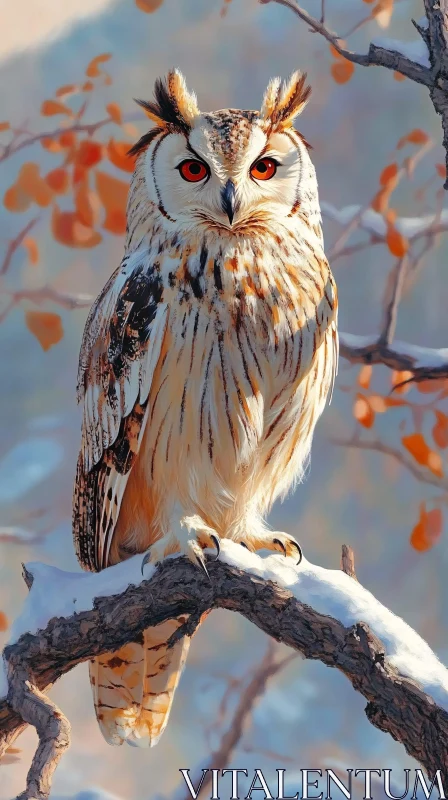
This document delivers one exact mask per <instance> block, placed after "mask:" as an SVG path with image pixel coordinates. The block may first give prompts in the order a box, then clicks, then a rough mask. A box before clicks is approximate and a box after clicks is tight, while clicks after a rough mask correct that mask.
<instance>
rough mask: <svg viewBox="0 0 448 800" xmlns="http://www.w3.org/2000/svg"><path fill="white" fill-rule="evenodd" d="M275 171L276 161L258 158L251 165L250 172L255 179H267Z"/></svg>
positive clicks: (271, 176)
mask: <svg viewBox="0 0 448 800" xmlns="http://www.w3.org/2000/svg"><path fill="white" fill-rule="evenodd" d="M276 172H277V162H276V161H274V160H273V159H272V158H260V160H259V161H256V162H255V164H253V165H252V167H251V170H250V174H251V175H252V177H253V178H255V179H256V180H257V181H268V180H269V179H270V178H273V177H274V175H275V173H276Z"/></svg>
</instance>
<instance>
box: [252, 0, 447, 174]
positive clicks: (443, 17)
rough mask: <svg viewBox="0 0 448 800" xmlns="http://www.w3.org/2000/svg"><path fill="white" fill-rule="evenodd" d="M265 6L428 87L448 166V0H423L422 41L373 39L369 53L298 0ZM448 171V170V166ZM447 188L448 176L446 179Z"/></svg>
mask: <svg viewBox="0 0 448 800" xmlns="http://www.w3.org/2000/svg"><path fill="white" fill-rule="evenodd" d="M259 2H260V3H261V4H262V5H268V4H269V3H277V4H278V5H282V6H286V8H289V9H290V10H291V11H292V12H293V13H294V14H295V15H296V16H297V17H298V18H299V19H300V20H301V21H302V22H304V23H305V24H306V25H307V26H308V28H309V29H311V30H312V31H313V32H315V33H319V34H320V35H321V36H323V37H324V39H326V40H327V42H330V44H332V45H333V47H334V48H335V50H337V52H338V53H340V55H342V56H343V57H344V58H346V59H347V60H348V61H352V62H353V63H354V64H360V65H361V66H363V67H371V66H376V67H384V68H385V69H391V70H394V72H400V73H401V74H402V75H405V76H406V77H407V78H409V79H410V80H411V81H414V82H415V83H421V84H423V85H424V86H426V87H427V88H428V89H429V94H430V97H431V100H432V103H433V106H434V110H435V111H436V113H437V114H439V115H440V116H441V117H442V128H443V146H444V148H445V153H446V164H447V168H448V0H439V2H437V3H435V2H434V0H424V6H425V14H426V17H424V19H423V22H420V23H415V22H413V24H414V27H415V28H416V30H417V32H418V33H419V35H420V37H421V41H420V42H415V41H414V42H401V41H398V40H396V39H381V40H377V42H376V43H375V42H373V41H372V42H371V43H370V46H369V49H368V52H367V53H355V52H353V51H352V50H349V49H347V48H345V47H343V46H342V44H341V42H342V37H341V36H339V35H338V34H337V33H335V32H334V31H332V30H331V29H330V28H329V27H328V25H327V24H326V23H325V22H324V21H322V20H319V19H317V18H315V17H313V16H311V14H309V13H308V12H307V11H306V10H305V9H304V8H302V7H301V6H300V5H299V4H298V3H297V2H295V0H259ZM447 172H448V169H447ZM444 188H445V189H448V179H447V181H446V182H445V186H444Z"/></svg>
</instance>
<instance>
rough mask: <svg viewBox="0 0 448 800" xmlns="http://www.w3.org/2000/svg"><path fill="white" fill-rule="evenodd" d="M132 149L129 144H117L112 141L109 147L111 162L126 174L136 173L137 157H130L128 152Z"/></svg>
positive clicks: (108, 153) (108, 152)
mask: <svg viewBox="0 0 448 800" xmlns="http://www.w3.org/2000/svg"><path fill="white" fill-rule="evenodd" d="M130 147H132V145H131V144H130V143H129V142H116V141H115V140H114V139H111V140H110V142H109V144H108V145H107V155H108V158H109V161H111V162H112V164H114V165H115V166H116V167H118V168H119V169H122V170H124V171H125V172H134V168H135V160H136V157H135V156H128V150H129V148H130Z"/></svg>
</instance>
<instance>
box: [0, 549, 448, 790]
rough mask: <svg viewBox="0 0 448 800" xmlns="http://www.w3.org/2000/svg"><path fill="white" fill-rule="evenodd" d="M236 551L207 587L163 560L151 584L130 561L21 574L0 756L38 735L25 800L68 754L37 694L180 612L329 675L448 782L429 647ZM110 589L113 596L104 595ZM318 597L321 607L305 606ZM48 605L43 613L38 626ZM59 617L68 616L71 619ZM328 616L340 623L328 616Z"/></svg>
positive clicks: (374, 612) (343, 590)
mask: <svg viewBox="0 0 448 800" xmlns="http://www.w3.org/2000/svg"><path fill="white" fill-rule="evenodd" d="M241 550H242V548H241V547H239V546H238V545H237V544H235V543H233V542H229V541H226V540H224V542H223V543H222V550H221V558H222V559H223V560H222V561H218V562H208V564H207V566H208V571H209V576H210V578H209V579H208V578H207V576H206V575H205V574H204V573H203V572H202V571H200V570H198V569H197V568H195V567H194V566H193V565H192V564H191V563H190V562H189V561H187V560H186V559H184V558H177V559H170V560H167V561H165V562H163V563H162V565H161V566H160V567H159V568H158V569H157V570H154V569H153V570H152V577H151V579H150V580H148V581H142V580H141V577H140V562H141V558H140V557H138V556H137V557H135V558H133V559H129V560H128V561H126V562H123V563H121V564H118V565H117V566H115V567H110V568H109V569H106V570H104V571H103V572H100V573H97V574H91V575H88V576H86V575H85V574H83V575H74V574H69V575H68V576H67V580H66V581H65V580H63V579H62V578H61V573H60V572H59V571H58V572H57V574H58V577H56V576H55V575H54V577H53V579H52V574H53V573H52V568H51V567H47V566H44V565H36V564H34V565H33V566H32V567H29V572H31V573H34V580H33V582H32V586H31V589H30V592H29V594H28V598H27V601H26V603H27V605H26V608H25V612H24V616H23V618H22V623H21V624H22V630H23V633H22V635H21V636H20V637H19V638H18V639H17V640H16V641H15V642H13V643H11V644H10V645H8V646H7V647H6V648H5V650H4V654H3V655H4V663H5V666H6V670H7V683H8V687H9V689H8V696H7V698H5V699H3V700H0V755H1V754H3V753H4V752H5V751H6V749H7V748H8V747H9V746H10V745H11V744H12V743H13V741H14V739H15V738H16V737H17V736H18V734H19V733H20V732H21V731H22V730H23V728H24V724H25V722H28V723H31V724H33V725H35V726H36V727H37V728H38V733H39V736H40V744H39V748H38V751H37V753H36V756H35V758H34V761H33V765H32V768H31V770H30V773H29V775H28V788H27V790H26V792H25V794H24V795H22V798H23V800H24V799H25V798H31V797H37V798H39V800H46V798H47V797H48V791H49V783H50V779H51V774H52V771H53V770H54V767H55V765H56V763H57V760H58V759H59V757H60V754H61V752H62V751H63V750H64V749H65V748H66V747H67V746H68V736H69V730H68V725H67V723H66V721H65V719H64V718H63V716H62V715H61V714H60V712H59V711H58V709H56V708H55V706H54V705H53V704H51V703H50V702H49V701H48V700H47V698H46V697H45V696H44V695H43V694H42V693H43V692H44V691H45V689H46V688H47V687H48V686H50V685H51V684H53V683H54V682H55V681H56V680H57V679H58V678H60V677H61V676H62V675H63V674H65V673H66V672H68V671H69V670H70V669H72V668H73V667H74V666H75V665H76V664H78V663H80V662H81V661H85V660H87V659H88V658H92V657H93V656H96V655H99V654H101V653H104V652H114V651H115V650H117V649H119V648H120V647H122V646H123V645H124V644H125V643H127V642H130V641H134V640H135V638H136V637H137V636H138V635H139V634H140V633H141V631H143V630H144V629H145V628H148V627H150V626H152V625H156V624H158V623H160V622H162V621H164V620H167V619H173V618H175V617H177V616H179V615H180V614H187V615H190V614H191V615H193V616H194V618H195V619H198V618H200V617H201V616H202V615H203V614H204V613H205V612H207V611H209V610H210V609H213V608H226V609H229V610H232V611H236V612H239V613H241V614H242V615H243V616H245V617H246V618H247V619H248V620H249V621H251V622H253V623H254V624H255V625H257V626H258V627H259V628H261V630H263V631H264V632H265V633H267V634H268V635H269V636H271V637H272V638H274V639H276V640H277V641H282V642H284V644H286V645H287V646H289V647H291V648H292V649H293V650H296V651H300V652H302V653H303V655H304V656H305V657H306V658H313V659H319V660H321V661H322V662H323V663H324V664H326V665H327V666H331V667H337V668H338V669H339V670H341V671H342V672H343V673H344V674H345V675H346V676H347V677H348V678H349V680H350V681H351V683H352V684H353V687H354V688H355V689H356V690H357V691H359V692H361V694H363V695H364V697H366V698H367V700H368V705H367V707H366V714H367V716H368V719H369V720H370V722H372V724H373V725H375V726H376V727H378V728H380V729H381V730H383V731H386V732H388V733H390V734H391V735H392V736H393V737H394V738H395V739H397V740H398V741H400V742H402V744H403V745H404V746H405V748H406V750H407V752H408V753H409V754H410V755H411V756H413V757H414V758H416V759H417V760H418V761H419V762H420V763H421V764H422V765H423V767H424V768H425V769H426V770H427V771H428V773H429V774H430V775H431V774H432V775H433V774H434V773H435V770H436V769H440V770H441V771H442V775H443V774H445V775H447V774H448V752H447V750H446V747H445V742H446V741H447V739H448V712H447V711H446V710H445V709H446V708H448V671H447V670H445V668H444V667H443V666H442V665H441V664H440V662H439V661H438V659H437V658H436V656H435V655H434V654H433V653H432V651H431V650H430V648H429V647H428V645H427V644H426V643H425V642H424V641H423V640H422V639H421V638H420V637H419V636H418V635H417V634H416V633H415V632H414V631H412V629H411V628H409V626H407V625H406V624H405V623H404V622H402V621H401V620H399V619H398V618H397V617H396V616H395V615H393V614H392V613H391V612H390V611H388V610H387V609H386V608H384V606H382V605H381V604H380V603H379V602H378V601H377V600H376V599H375V598H374V597H373V596H372V595H371V594H370V593H369V592H367V591H366V590H365V589H363V587H362V586H360V584H359V583H357V582H356V581H354V580H352V579H351V578H349V577H348V576H346V575H344V573H343V572H340V571H339V570H325V569H323V568H321V567H317V566H314V565H312V564H310V563H309V562H308V561H306V559H303V561H302V563H301V565H300V567H296V566H295V565H294V564H293V563H292V562H290V561H289V560H284V559H282V558H281V557H280V556H271V557H269V558H267V559H261V558H260V557H259V556H257V555H256V554H253V553H249V552H248V551H243V553H241ZM226 561H227V562H228V563H225V562H226ZM285 569H286V572H285ZM112 570H113V573H112ZM112 575H113V580H112ZM52 580H54V581H55V582H56V583H57V589H55V592H54V594H52V593H51V591H49V586H51V583H52ZM111 585H114V586H115V585H116V586H117V589H118V590H119V591H117V594H115V595H113V596H110V591H111ZM86 592H87V595H86ZM104 594H106V595H108V596H103V595H104ZM333 596H334V604H333V602H332V599H331V598H332V597H333ZM78 597H79V603H80V605H79V608H78V606H77V602H78V600H77V598H78ZM87 597H88V598H90V599H89V600H87ZM299 597H300V599H299ZM316 598H319V610H316V609H314V608H313V607H312V605H313V602H316ZM325 598H326V599H325ZM45 603H47V605H45ZM45 608H46V609H47V613H48V616H47V618H45V617H44V618H42V616H41V614H42V609H45ZM67 609H73V614H72V615H71V616H67V613H68V612H67ZM335 609H338V611H337V614H338V616H339V619H337V618H335V617H334V616H333V615H332V613H331V612H332V610H333V613H335V611H334V610H335ZM77 611H78V613H76V612H77ZM36 614H38V615H40V616H37V617H36ZM341 615H342V616H341ZM50 617H51V618H50ZM25 620H26V628H25V627H23V626H24V624H25ZM47 620H48V621H47ZM341 620H344V621H341ZM17 625H19V627H17ZM30 625H31V626H32V627H31V629H30V627H29V626H30ZM369 625H370V626H371V627H369ZM16 631H17V635H19V632H20V620H19V621H18V622H16ZM381 632H383V633H384V635H385V637H386V640H385V641H384V642H382V641H381V639H380V637H379V634H380V633H381ZM269 669H270V668H269V665H266V674H269ZM274 669H275V668H274V666H272V670H274ZM2 677H3V676H2V674H1V673H0V681H1V680H2ZM253 694H254V696H256V694H257V689H256V687H253ZM241 716H242V717H244V713H243V709H242V708H241ZM410 718H412V720H413V724H412V725H409V724H407V723H408V721H409V719H410ZM241 724H243V719H242V720H241ZM232 735H233V734H231V732H229V739H228V740H227V745H226V747H227V749H229V748H231V745H232ZM223 742H224V740H223ZM45 781H47V783H45ZM32 792H34V794H32Z"/></svg>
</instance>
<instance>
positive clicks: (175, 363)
mask: <svg viewBox="0 0 448 800" xmlns="http://www.w3.org/2000/svg"><path fill="white" fill-rule="evenodd" d="M309 95H310V88H309V86H307V83H306V76H305V75H302V74H300V73H299V72H295V73H294V74H293V75H292V76H291V77H290V79H289V80H287V81H281V80H280V78H275V79H273V80H272V81H271V82H270V83H269V85H268V87H267V89H266V92H265V94H264V98H263V102H262V106H261V109H260V111H244V110H243V111H242V110H236V109H225V110H219V111H215V112H212V113H205V112H201V111H200V110H199V108H198V105H197V100H196V96H195V95H194V94H193V93H192V92H190V91H189V90H188V89H187V86H186V83H185V80H184V78H183V76H182V75H181V73H180V72H179V71H178V70H172V71H170V72H169V73H168V75H167V76H166V78H165V79H159V80H158V81H157V82H156V84H155V96H154V99H153V101H151V102H146V101H137V102H139V103H140V105H141V106H142V107H143V108H144V110H145V112H146V114H147V115H148V116H149V118H150V119H151V121H152V123H153V126H152V127H151V129H150V130H149V132H148V133H145V135H144V136H142V138H141V139H140V140H139V141H138V142H137V144H136V145H135V146H134V147H133V148H132V150H131V152H132V154H134V155H135V156H136V166H135V171H134V174H133V177H132V181H131V187H130V192H129V198H128V205H127V232H126V240H125V253H124V257H123V260H122V262H121V264H120V266H119V268H118V269H117V270H116V272H114V274H113V275H112V277H111V278H110V280H109V281H108V283H107V284H106V286H105V287H104V289H103V291H102V292H101V294H100V295H99V297H98V298H97V300H96V302H95V303H94V305H93V307H92V309H91V311H90V314H89V316H88V319H87V323H86V327H85V331H84V336H83V341H82V346H81V353H80V361H79V376H78V393H79V400H80V402H81V403H82V408H83V425H82V444H81V452H80V456H79V460H78V467H77V475H76V484H75V492H74V511H73V530H74V541H75V547H76V552H77V556H78V559H79V561H80V563H81V565H82V566H83V567H84V568H85V569H88V570H93V571H98V570H102V569H104V568H105V567H108V566H109V565H112V564H116V563H117V562H120V561H122V560H124V559H127V558H129V557H130V556H133V555H135V554H138V553H142V554H143V553H145V554H146V555H145V557H144V560H145V562H148V561H150V562H152V563H154V564H155V563H157V562H160V561H161V560H163V559H164V558H165V557H166V556H168V555H170V554H173V553H180V554H184V555H186V556H188V558H189V559H191V560H192V561H193V562H194V563H196V564H197V565H198V566H200V567H204V568H205V569H206V566H205V559H204V549H206V548H213V550H214V551H216V550H217V551H218V553H219V543H220V540H221V539H223V538H228V539H231V540H233V541H234V542H237V543H240V544H241V545H243V546H244V547H246V548H248V549H249V550H251V551H256V550H258V549H265V548H267V549H269V550H273V551H278V552H279V553H280V554H282V555H283V556H284V557H285V558H287V559H291V563H297V562H299V561H300V558H301V550H300V546H299V544H298V543H297V542H296V541H295V539H294V538H293V537H291V536H289V535H288V534H286V533H283V532H280V531H272V530H270V528H269V526H268V525H267V523H266V521H265V518H266V515H267V513H268V512H269V510H270V508H271V506H272V504H273V502H274V501H275V500H276V499H277V498H283V497H284V496H285V495H286V494H287V493H288V492H289V491H290V490H291V489H292V488H293V487H294V486H295V485H296V484H297V482H298V481H300V480H301V478H302V477H303V475H304V471H305V469H306V466H307V462H308V459H309V453H310V448H311V441H312V437H313V432H314V429H315V426H316V423H317V420H318V418H319V416H320V415H321V413H322V411H323V409H324V406H325V403H326V401H327V399H328V398H329V395H330V393H331V390H332V386H333V382H334V378H335V373H336V369H337V359H338V336H337V292H336V286H335V282H334V279H333V276H332V273H331V271H330V267H329V265H328V261H327V259H326V257H325V253H324V245H323V238H322V229H321V215H320V207H319V200H318V192H317V182H316V175H315V170H314V167H313V164H312V162H311V158H310V146H309V145H308V144H307V142H306V141H305V139H304V137H303V136H302V135H301V134H300V133H299V132H298V131H297V130H296V128H295V127H294V121H295V119H296V117H297V116H298V115H299V114H300V112H301V111H302V109H303V108H304V106H305V104H306V102H307V100H308V98H309ZM186 619H187V616H186V615H184V616H182V617H179V618H178V619H173V620H170V621H167V622H164V623H162V624H159V625H156V626H154V627H151V628H148V629H147V630H145V631H144V633H143V635H142V637H141V639H140V641H136V642H133V643H131V644H128V645H126V646H124V647H122V648H121V649H120V650H119V651H118V652H115V653H113V654H110V653H109V654H105V655H102V656H99V657H97V658H95V659H94V660H93V661H91V662H90V664H89V668H90V680H91V685H92V689H93V695H94V703H95V710H96V715H97V718H98V721H99V724H100V727H101V730H102V732H103V735H104V737H105V739H106V740H107V742H109V743H110V744H116V745H120V744H122V743H123V742H124V741H126V742H127V743H128V744H131V745H136V746H151V745H154V744H156V743H157V741H158V740H159V738H160V736H161V734H162V733H163V731H164V729H165V726H166V724H167V721H168V716H169V713H170V708H171V705H172V701H173V695H174V692H175V689H176V686H177V684H178V681H179V678H180V675H181V672H182V668H183V665H184V663H185V659H186V656H187V652H188V648H189V643H190V640H189V638H188V637H186V636H185V637H183V638H179V639H178V640H177V642H176V644H175V645H174V647H171V648H169V647H168V646H167V642H168V640H169V638H170V637H171V636H172V634H173V633H174V632H175V631H176V630H178V629H179V627H180V626H181V625H183V624H184V623H185V621H186Z"/></svg>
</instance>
